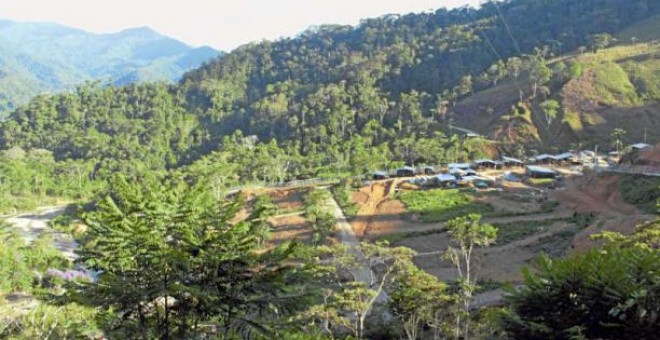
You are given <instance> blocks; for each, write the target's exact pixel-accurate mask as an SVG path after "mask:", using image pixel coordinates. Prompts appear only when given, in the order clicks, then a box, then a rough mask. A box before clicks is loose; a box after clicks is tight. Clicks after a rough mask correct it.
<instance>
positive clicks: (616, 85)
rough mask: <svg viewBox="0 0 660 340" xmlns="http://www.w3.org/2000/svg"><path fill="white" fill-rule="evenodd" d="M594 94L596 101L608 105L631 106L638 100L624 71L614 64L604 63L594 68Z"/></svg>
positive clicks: (633, 87)
mask: <svg viewBox="0 0 660 340" xmlns="http://www.w3.org/2000/svg"><path fill="white" fill-rule="evenodd" d="M595 72H596V79H595V80H594V82H595V90H596V91H595V93H594V95H596V96H597V98H598V100H600V101H601V102H602V103H605V104H608V105H616V106H633V105H636V104H638V103H639V102H640V101H639V98H638V96H637V91H636V90H635V86H634V85H633V84H632V83H631V81H630V78H629V77H628V74H627V73H626V71H625V70H624V69H623V68H622V67H621V66H620V65H619V64H616V63H614V62H604V63H602V64H600V65H598V66H597V67H596V68H595Z"/></svg>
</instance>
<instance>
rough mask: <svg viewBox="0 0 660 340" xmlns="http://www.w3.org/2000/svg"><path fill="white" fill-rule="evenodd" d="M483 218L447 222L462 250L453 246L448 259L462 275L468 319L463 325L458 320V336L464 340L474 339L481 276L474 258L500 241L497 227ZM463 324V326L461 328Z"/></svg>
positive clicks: (458, 219) (465, 310) (462, 297)
mask: <svg viewBox="0 0 660 340" xmlns="http://www.w3.org/2000/svg"><path fill="white" fill-rule="evenodd" d="M480 222H481V215H478V214H469V215H467V216H464V217H457V218H455V219H453V220H451V221H449V222H447V232H448V233H449V235H450V236H451V239H452V241H453V242H454V243H455V244H456V245H457V246H458V248H454V247H451V246H450V247H449V248H448V249H447V252H446V253H445V258H446V259H448V260H450V261H451V262H452V263H453V264H454V266H456V269H457V274H458V283H459V286H460V289H459V292H460V294H459V298H460V300H461V303H462V304H463V312H464V315H465V317H464V318H463V319H464V320H463V323H462V325H460V324H461V320H460V319H461V318H460V316H459V317H457V328H456V332H457V333H456V334H457V335H458V334H460V333H461V332H462V333H463V335H462V336H463V338H464V339H468V338H469V336H470V303H471V302H472V296H473V293H474V290H475V289H476V287H477V284H476V283H477V275H476V273H473V272H474V268H473V267H472V255H473V252H474V249H475V247H488V246H489V245H490V244H492V243H493V242H495V239H496V238H497V228H495V227H493V226H492V225H489V224H481V223H480ZM459 325H460V326H459Z"/></svg>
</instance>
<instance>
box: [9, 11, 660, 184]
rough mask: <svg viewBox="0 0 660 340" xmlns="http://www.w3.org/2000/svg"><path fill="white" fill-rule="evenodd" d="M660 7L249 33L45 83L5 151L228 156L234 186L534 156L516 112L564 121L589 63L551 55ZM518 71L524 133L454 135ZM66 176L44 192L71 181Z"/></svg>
mask: <svg viewBox="0 0 660 340" xmlns="http://www.w3.org/2000/svg"><path fill="white" fill-rule="evenodd" d="M658 12H660V5H659V4H658V2H657V1H647V0H639V1H623V0H620V1H619V0H608V1H605V0H602V1H580V2H575V1H568V0H562V1H532V0H511V1H504V2H489V3H485V4H484V5H483V6H482V7H481V8H479V9H473V8H469V7H463V8H458V9H453V10H446V9H439V10H437V11H435V12H429V13H419V14H409V15H403V16H385V17H380V18H376V19H367V20H364V21H363V22H362V23H361V24H360V25H359V26H357V27H349V26H320V27H315V28H312V29H309V30H308V31H305V32H303V33H301V34H300V35H298V36H297V37H295V38H286V39H282V40H278V41H275V42H262V43H251V44H247V45H244V46H242V47H240V48H238V49H236V50H235V51H233V52H231V53H229V54H227V55H225V56H223V57H221V58H218V59H215V60H212V61H210V62H208V63H207V64H206V65H204V66H203V67H201V68H199V69H197V70H194V71H192V72H190V73H188V74H186V75H185V76H184V78H183V79H182V80H181V82H180V83H179V84H177V85H167V84H146V85H130V86H125V87H102V86H100V85H99V84H94V83H90V84H87V85H83V86H79V87H78V88H77V90H76V91H73V92H70V93H64V94H59V95H42V96H38V97H36V98H34V99H33V100H32V101H31V102H30V103H29V104H28V105H26V106H23V107H21V108H19V109H17V110H16V111H14V112H13V113H12V114H11V117H10V119H8V120H7V121H6V122H4V123H2V125H0V149H3V150H6V151H4V153H3V156H2V157H3V160H4V162H3V165H2V166H3V167H12V166H18V167H21V165H22V164H24V163H25V162H31V161H32V160H30V159H29V158H28V159H24V158H23V157H22V155H23V154H26V153H28V154H29V153H35V152H37V153H39V152H41V153H46V152H50V153H51V154H52V158H53V160H54V161H55V162H57V163H58V164H59V163H61V162H69V163H71V164H74V163H75V168H76V169H77V170H73V169H71V168H70V167H69V168H67V170H64V171H62V172H68V173H73V172H80V171H82V172H83V173H82V174H81V176H79V182H84V181H93V180H96V179H101V180H103V179H107V178H109V175H110V174H112V173H115V172H125V173H134V172H140V171H142V170H150V171H167V170H171V169H175V168H180V167H182V166H189V168H192V169H194V168H196V166H195V165H194V164H193V163H194V162H195V161H198V162H202V164H208V163H214V164H215V163H218V162H220V163H226V165H227V166H226V167H224V168H223V170H222V171H228V169H233V170H232V171H233V172H232V173H231V175H229V176H227V174H223V176H224V177H229V178H231V179H232V181H229V182H231V183H232V185H235V184H237V183H245V182H249V181H254V180H259V181H282V180H288V179H293V178H309V177H318V176H329V174H335V175H337V174H346V173H352V174H354V175H358V174H364V173H365V172H368V171H373V170H377V169H385V168H392V167H395V166H399V165H401V164H404V163H408V164H413V163H418V164H419V163H427V164H437V163H441V162H447V161H461V160H466V159H468V158H474V157H480V156H484V155H493V154H497V153H498V152H506V153H509V154H512V155H515V156H520V157H522V156H524V155H525V153H529V151H530V149H536V150H538V149H543V148H545V146H544V144H543V143H542V142H541V141H539V140H536V142H534V141H532V142H531V143H530V141H529V140H524V139H522V140H520V139H516V138H514V137H512V136H511V126H512V125H513V126H514V128H515V122H516V120H520V121H521V122H525V121H531V119H532V118H530V117H529V114H530V108H532V107H535V108H536V107H541V108H545V109H543V110H542V111H543V112H544V113H545V116H546V117H548V123H550V122H551V118H552V116H553V115H554V116H556V111H557V103H553V101H552V100H546V101H545V102H543V103H541V101H542V100H541V97H542V96H543V97H544V98H548V97H549V96H548V93H550V92H552V91H553V89H555V88H556V87H557V86H558V84H559V85H561V84H563V83H566V82H567V81H569V80H570V79H572V78H575V77H578V76H579V75H580V74H581V70H580V69H581V67H582V65H580V64H578V63H572V64H571V63H570V62H569V64H568V65H566V64H564V63H561V64H560V65H557V64H552V65H550V64H549V60H550V58H552V57H553V56H556V55H561V54H563V53H567V52H571V51H575V50H578V49H580V48H583V47H588V48H590V49H592V50H594V51H597V50H598V49H600V48H603V47H606V46H607V45H608V44H609V43H611V34H615V33H616V32H618V31H620V30H622V29H624V28H625V27H627V26H629V25H630V24H632V23H635V22H637V21H640V20H642V19H645V18H647V17H651V16H653V15H654V14H657V13H658ZM505 80H506V81H513V82H516V83H518V82H520V83H524V84H526V85H527V86H526V87H521V90H520V97H521V98H520V99H521V102H520V103H519V105H518V108H517V109H515V110H514V111H518V112H514V113H511V114H510V115H509V116H507V117H509V119H508V125H509V134H508V135H509V136H508V139H507V140H506V141H508V142H509V144H507V143H504V144H502V143H501V142H497V143H494V142H492V141H489V140H486V139H474V140H465V139H463V138H459V136H457V135H456V134H454V131H453V130H451V127H452V123H453V122H454V121H455V120H457V118H460V117H455V116H454V115H455V113H454V111H453V107H454V105H455V104H456V103H457V102H458V101H460V100H461V99H464V98H466V97H470V96H471V95H472V94H473V93H475V92H477V91H479V90H480V89H484V88H487V87H490V86H493V85H496V84H497V83H498V81H505ZM537 93H538V94H537ZM535 98H536V99H535ZM530 101H531V102H530ZM540 104H543V105H541V106H539V105H540ZM512 118H513V119H512ZM521 129H523V128H521ZM519 134H520V135H524V134H525V132H524V129H523V130H521V132H519ZM520 142H525V144H526V145H525V147H523V146H522V143H520ZM548 143H549V144H552V143H553V142H552V141H548ZM236 148H242V149H241V151H240V152H236ZM10 150H14V151H15V152H11V151H10ZM34 150H37V151H34ZM44 150H45V151H44ZM373 155H378V156H379V157H372V156H373ZM16 162H18V163H16ZM199 167H200V166H197V168H199ZM201 167H203V166H201ZM83 169H84V170H83ZM4 173H5V174H4V175H3V176H5V177H13V176H18V175H15V172H9V173H7V172H6V171H5V172H4ZM206 175H209V174H208V171H206ZM48 177H50V178H53V177H52V176H48ZM59 177H62V176H59ZM22 181H23V180H21V179H19V178H17V179H16V180H15V181H5V182H6V183H8V182H14V183H12V184H10V185H3V186H1V187H0V194H1V195H3V196H4V197H11V196H22V195H26V194H27V193H26V192H25V190H22V189H17V188H16V187H17V186H20V185H19V184H15V183H22ZM55 182H57V181H55ZM21 185H22V184H21ZM66 185H69V184H66ZM12 186H13V187H12ZM80 186H83V185H82V184H79V187H80ZM60 187H61V186H59V185H58V184H57V183H52V184H51V185H50V187H49V189H48V190H43V191H41V190H39V192H43V193H46V192H47V193H48V195H51V196H57V195H59V194H60V193H61V192H62V190H61V188H60ZM91 187H94V186H93V185H92V186H91Z"/></svg>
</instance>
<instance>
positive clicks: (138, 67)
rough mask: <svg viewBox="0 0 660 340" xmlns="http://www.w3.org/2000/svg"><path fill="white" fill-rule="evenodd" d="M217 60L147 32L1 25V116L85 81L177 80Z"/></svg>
mask: <svg viewBox="0 0 660 340" xmlns="http://www.w3.org/2000/svg"><path fill="white" fill-rule="evenodd" d="M218 55H219V52H217V51H215V50H213V49H211V48H209V47H200V48H193V47H190V46H188V45H186V44H184V43H182V42H180V41H177V40H174V39H171V38H168V37H165V36H162V35H160V34H158V33H156V32H154V31H153V30H151V29H149V28H147V27H140V28H132V29H127V30H123V31H121V32H117V33H112V34H93V33H89V32H85V31H82V30H78V29H74V28H69V27H66V26H62V25H57V24H50V23H17V22H12V21H8V20H0V100H2V102H0V111H1V110H2V109H12V108H15V107H16V106H17V105H19V104H23V103H25V102H26V100H27V99H28V98H30V97H32V96H34V95H35V94H38V93H41V92H45V91H48V92H54V91H61V90H65V89H69V88H71V87H72V86H74V85H76V84H80V83H82V82H84V81H88V80H101V81H102V82H114V83H115V84H118V85H121V84H127V83H132V82H141V81H175V80H177V79H178V78H179V77H180V76H181V75H182V74H183V73H184V72H186V71H188V70H190V69H192V68H194V67H197V66H199V65H201V64H202V63H203V62H204V61H206V60H208V59H211V58H213V57H216V56H218Z"/></svg>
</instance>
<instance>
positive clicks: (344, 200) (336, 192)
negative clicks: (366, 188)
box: [332, 181, 358, 217]
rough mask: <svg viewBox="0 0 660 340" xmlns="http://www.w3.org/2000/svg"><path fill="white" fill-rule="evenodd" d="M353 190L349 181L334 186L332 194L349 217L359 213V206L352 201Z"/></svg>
mask: <svg viewBox="0 0 660 340" xmlns="http://www.w3.org/2000/svg"><path fill="white" fill-rule="evenodd" d="M352 192H353V191H352V189H351V185H350V182H349V181H344V182H342V183H340V184H339V185H336V186H334V187H332V194H333V196H334V198H335V200H336V201H337V204H339V206H340V207H341V208H342V210H343V211H344V214H345V215H346V216H347V217H353V216H355V215H357V213H358V206H357V205H356V204H355V203H353V202H352V201H351V193H352Z"/></svg>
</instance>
